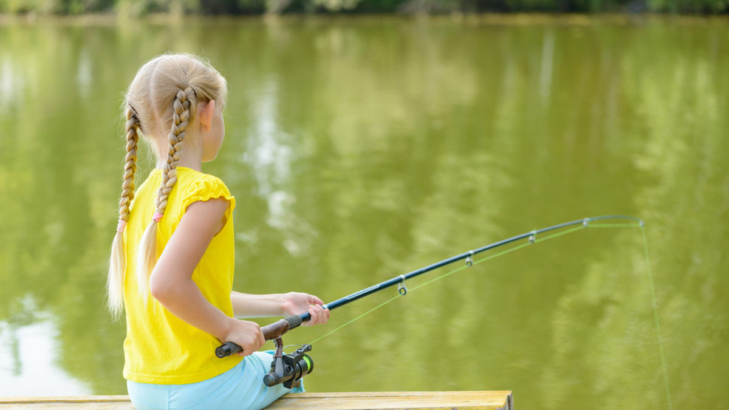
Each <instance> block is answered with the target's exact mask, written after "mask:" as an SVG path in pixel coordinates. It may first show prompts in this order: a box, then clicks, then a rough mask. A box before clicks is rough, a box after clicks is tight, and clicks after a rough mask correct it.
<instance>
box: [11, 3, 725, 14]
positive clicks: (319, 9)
mask: <svg viewBox="0 0 729 410" xmlns="http://www.w3.org/2000/svg"><path fill="white" fill-rule="evenodd" d="M728 6H729V0H0V12H6V13H27V12H37V13H41V14H83V13H98V12H108V11H116V12H118V13H121V14H125V15H132V16H138V15H143V14H146V13H149V12H162V13H171V14H215V15H217V14H232V15H236V14H262V13H271V14H281V13H338V12H346V13H392V12H404V13H444V12H453V11H459V12H526V11H546V12H615V11H628V12H666V13H700V14H712V13H713V14H717V13H726V12H727V10H729V7H728Z"/></svg>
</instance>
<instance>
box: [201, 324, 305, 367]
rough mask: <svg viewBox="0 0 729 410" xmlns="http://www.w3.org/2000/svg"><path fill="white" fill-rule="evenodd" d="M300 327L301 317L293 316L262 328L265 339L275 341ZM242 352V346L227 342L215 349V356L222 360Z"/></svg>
mask: <svg viewBox="0 0 729 410" xmlns="http://www.w3.org/2000/svg"><path fill="white" fill-rule="evenodd" d="M299 326H301V316H299V315H292V316H289V317H287V318H285V319H281V320H279V321H277V322H273V323H271V324H270V325H266V326H263V327H262V328H261V332H263V337H264V338H265V339H266V340H275V339H278V338H279V337H281V336H282V335H284V334H285V333H286V332H288V331H289V330H291V329H296V328H297V327H299ZM242 350H243V349H242V348H241V347H240V346H238V345H237V344H235V343H233V342H225V343H223V344H222V345H220V346H218V347H217V348H216V349H215V356H217V357H219V358H221V359H222V358H224V357H227V356H230V355H232V354H235V353H238V352H240V351H242Z"/></svg>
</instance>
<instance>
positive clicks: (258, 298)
mask: <svg viewBox="0 0 729 410" xmlns="http://www.w3.org/2000/svg"><path fill="white" fill-rule="evenodd" d="M230 300H231V302H232V304H233V315H234V316H235V317H247V318H248V317H270V316H288V315H299V314H301V313H304V312H306V311H307V310H308V311H309V314H310V315H311V319H310V320H309V321H307V322H305V323H304V324H303V325H304V326H313V325H318V324H324V323H326V322H327V321H328V320H329V310H325V309H323V308H322V307H321V306H322V305H323V304H324V302H322V301H321V299H319V298H318V297H316V296H313V295H309V294H307V293H299V292H289V293H273V294H269V295H249V294H247V293H240V292H236V291H232V292H231V293H230ZM312 305H315V306H312Z"/></svg>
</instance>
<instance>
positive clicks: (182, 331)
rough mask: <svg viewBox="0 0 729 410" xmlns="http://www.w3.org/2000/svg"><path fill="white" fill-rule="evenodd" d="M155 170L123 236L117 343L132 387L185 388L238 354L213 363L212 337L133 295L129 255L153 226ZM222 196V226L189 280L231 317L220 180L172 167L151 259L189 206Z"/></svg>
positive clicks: (229, 224) (228, 229)
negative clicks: (122, 317) (121, 326)
mask: <svg viewBox="0 0 729 410" xmlns="http://www.w3.org/2000/svg"><path fill="white" fill-rule="evenodd" d="M161 183H162V170H160V169H155V170H154V171H152V173H150V175H149V177H148V178H147V180H146V181H144V183H143V184H142V185H141V186H140V187H139V189H138V190H137V192H136V193H135V194H134V200H133V201H132V204H131V211H130V215H129V221H128V222H127V226H126V229H125V232H124V249H125V252H126V258H127V259H126V260H127V266H126V272H125V276H124V278H125V279H124V306H125V308H126V318H127V337H126V339H125V340H124V359H125V362H124V373H123V374H124V378H125V379H128V380H131V381H133V382H137V383H154V384H187V383H196V382H199V381H202V380H207V379H209V378H211V377H215V376H217V375H219V374H221V373H224V372H226V371H227V370H230V369H231V368H233V367H234V366H235V365H236V364H238V363H239V362H240V361H241V360H243V357H240V356H238V355H232V356H228V357H226V358H224V359H219V358H218V357H216V356H215V348H216V347H218V346H219V345H220V341H218V339H217V338H216V337H215V336H213V335H211V334H209V333H207V332H204V331H202V330H200V329H198V328H196V327H194V326H192V325H190V324H188V323H187V322H185V321H183V320H182V319H180V318H178V317H177V316H175V315H174V314H173V313H171V312H170V311H168V310H167V309H166V308H165V307H164V306H162V305H161V304H160V303H159V302H158V301H157V300H156V299H154V297H152V295H151V294H150V295H147V296H148V300H147V305H146V306H145V304H144V301H143V300H142V299H141V297H140V296H139V295H138V291H137V277H136V274H135V266H136V263H135V262H136V250H137V245H138V244H139V241H140V240H141V239H142V234H143V233H144V230H145V229H146V228H147V226H148V225H149V223H150V222H151V221H152V214H154V211H155V200H156V198H157V190H158V189H159V186H160V184H161ZM221 197H222V198H226V199H228V200H229V201H230V206H229V207H228V210H227V211H226V213H225V225H224V226H223V229H222V230H221V231H220V232H218V233H217V234H216V235H215V236H214V237H213V239H212V241H211V242H210V244H209V245H208V248H207V250H206V251H205V254H204V255H203V257H202V259H201V260H200V263H198V265H197V267H196V268H195V271H194V272H193V274H192V280H193V281H194V282H195V283H196V284H197V286H198V287H199V288H200V292H202V294H203V296H205V298H206V299H207V300H208V301H209V302H210V303H211V304H212V305H213V306H215V307H217V308H218V309H220V310H222V311H223V312H224V313H225V314H226V315H228V316H230V317H233V305H232V303H231V301H230V292H231V290H232V289H233V270H234V263H235V261H234V260H235V250H234V237H233V218H232V212H233V209H234V208H235V198H234V197H233V196H232V195H231V194H230V191H228V188H227V187H226V186H225V184H224V183H223V181H221V180H220V179H219V178H217V177H215V176H212V175H208V174H204V173H202V172H199V171H196V170H193V169H191V168H186V167H177V182H176V183H175V186H174V188H172V191H171V192H170V195H169V197H168V200H167V208H166V209H165V213H164V217H163V218H162V219H161V220H160V222H159V223H158V225H157V226H158V227H157V252H158V257H159V255H161V253H162V250H164V248H165V245H166V244H167V241H169V239H170V237H171V236H172V233H173V232H174V231H175V229H176V228H177V225H178V224H179V223H180V220H181V219H182V216H183V215H184V213H185V210H186V209H187V207H188V205H190V204H192V203H193V202H196V201H207V200H208V199H211V198H221Z"/></svg>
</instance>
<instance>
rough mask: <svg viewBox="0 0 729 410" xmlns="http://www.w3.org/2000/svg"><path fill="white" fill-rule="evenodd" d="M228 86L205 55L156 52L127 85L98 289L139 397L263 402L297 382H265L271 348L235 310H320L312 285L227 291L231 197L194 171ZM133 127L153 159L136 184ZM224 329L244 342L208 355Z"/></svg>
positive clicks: (218, 133) (216, 130)
mask: <svg viewBox="0 0 729 410" xmlns="http://www.w3.org/2000/svg"><path fill="white" fill-rule="evenodd" d="M226 93H227V83H226V80H225V78H223V76H222V75H220V73H218V72H217V71H216V70H215V69H214V68H213V67H212V66H210V64H209V63H207V62H206V61H204V60H202V59H200V58H199V57H196V56H194V55H190V54H164V55H161V56H159V57H157V58H154V59H153V60H151V61H149V62H147V63H146V64H144V65H143V66H142V68H140V69H139V71H138V72H137V75H136V77H135V78H134V81H132V84H131V85H130V86H129V90H128V91H127V94H126V100H125V102H124V106H125V109H126V140H127V154H126V163H125V166H124V183H123V185H122V195H121V201H120V202H119V225H118V227H117V234H116V236H115V237H114V242H113V244H112V250H111V261H110V268H109V277H108V282H107V290H108V305H109V309H110V311H111V312H112V314H113V315H114V317H119V315H120V314H121V311H122V309H126V318H127V337H126V340H125V341H124V357H125V364H124V373H123V375H124V378H125V379H127V388H128V391H129V396H130V398H131V400H132V403H133V404H134V406H135V407H136V408H137V409H198V408H201V409H203V408H204V409H249V408H250V409H260V408H263V407H266V406H267V405H269V404H270V403H271V402H273V401H274V400H276V399H277V398H278V397H280V396H281V395H283V394H285V393H288V392H289V391H296V392H301V391H304V390H303V384H302V386H301V387H299V388H296V389H292V390H289V389H286V388H284V387H283V385H277V386H273V387H270V388H269V387H267V386H265V385H264V384H263V376H264V375H265V374H266V373H268V372H269V370H270V364H271V360H272V357H273V356H272V354H271V353H272V352H257V350H258V349H259V348H260V347H261V346H262V345H263V344H264V342H265V340H264V338H263V333H262V332H261V329H260V327H259V326H258V324H256V323H254V322H250V321H244V320H238V319H236V317H263V316H288V315H293V314H300V313H303V312H306V311H307V310H308V312H309V313H310V314H311V320H310V321H309V322H308V323H306V325H308V326H311V325H315V324H322V323H326V322H327V320H328V319H329V311H328V310H324V309H323V308H322V307H321V305H323V304H324V303H323V302H322V301H321V300H320V299H319V298H317V297H316V296H312V295H308V294H305V293H293V292H292V293H287V294H272V295H248V294H243V293H238V292H234V291H232V286H233V267H234V243H233V242H234V239H233V209H234V208H235V198H234V197H233V196H232V195H231V194H230V191H228V188H227V187H226V186H225V184H224V183H223V181H221V180H220V179H219V178H217V177H214V176H212V175H208V174H204V173H202V172H201V164H202V162H207V161H212V160H213V159H215V157H216V155H217V153H218V150H219V149H220V145H221V144H222V142H223V137H224V135H225V127H224V125H223V116H222V111H223V109H224V106H225V99H226ZM140 134H141V135H142V136H144V137H145V138H146V139H147V140H148V141H149V142H150V143H151V145H152V147H153V148H154V150H155V152H156V154H157V158H158V161H157V167H156V169H155V170H154V171H152V173H151V174H150V175H149V177H148V178H147V180H146V181H144V183H143V184H142V185H141V186H140V187H139V189H138V190H137V191H136V192H135V191H134V173H135V171H136V169H137V165H136V161H137V145H138V141H139V135H140ZM183 147H184V149H183ZM312 305H315V306H312ZM227 341H231V342H235V343H237V344H238V345H240V346H241V347H242V348H243V351H242V352H241V353H238V354H237V355H232V356H229V357H227V358H224V359H219V358H217V357H216V356H215V353H214V351H215V348H216V347H217V346H219V345H220V344H222V343H224V342H227Z"/></svg>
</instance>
